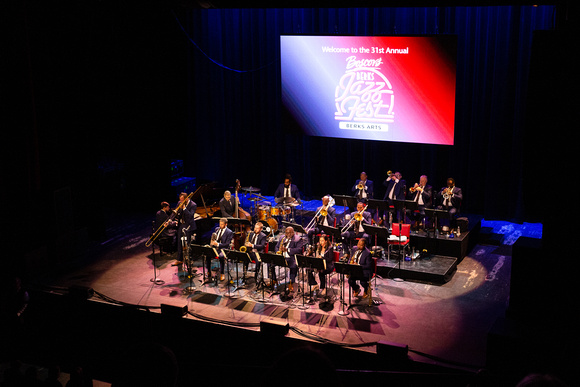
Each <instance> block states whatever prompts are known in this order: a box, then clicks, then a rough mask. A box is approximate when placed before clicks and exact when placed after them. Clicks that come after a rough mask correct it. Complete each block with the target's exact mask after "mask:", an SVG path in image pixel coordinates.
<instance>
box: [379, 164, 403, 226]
mask: <svg viewBox="0 0 580 387" xmlns="http://www.w3.org/2000/svg"><path fill="white" fill-rule="evenodd" d="M383 185H384V186H385V187H387V190H386V192H385V196H384V197H383V200H386V201H387V203H389V205H390V206H392V205H393V200H405V195H406V192H405V191H406V189H407V188H406V186H407V182H406V181H405V180H403V175H401V172H395V173H392V174H390V175H389V176H388V177H387V179H386V180H385V181H383ZM383 215H386V214H383ZM393 220H394V221H398V220H399V214H398V213H394V216H393Z"/></svg>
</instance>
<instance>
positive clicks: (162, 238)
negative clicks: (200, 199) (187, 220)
mask: <svg viewBox="0 0 580 387" xmlns="http://www.w3.org/2000/svg"><path fill="white" fill-rule="evenodd" d="M170 214H171V208H170V207H169V203H167V202H161V209H160V210H159V211H157V213H156V214H155V230H158V229H159V228H160V227H161V226H163V225H164V224H165V228H164V229H163V232H162V233H161V235H159V236H158V237H157V240H156V241H155V243H157V245H158V246H159V248H160V254H163V252H164V251H165V252H167V253H174V252H175V251H176V250H177V245H176V243H177V240H176V239H175V236H176V234H177V221H175V220H171V218H170Z"/></svg>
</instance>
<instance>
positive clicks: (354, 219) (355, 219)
mask: <svg viewBox="0 0 580 387" xmlns="http://www.w3.org/2000/svg"><path fill="white" fill-rule="evenodd" d="M368 206H369V205H368V204H365V206H364V207H363V209H362V210H360V211H358V212H357V213H356V214H354V216H353V217H352V218H351V219H350V220H349V221H348V223H347V224H346V225H345V226H344V227H343V228H342V230H340V232H341V233H343V232H345V231H346V230H348V229H349V228H350V227H351V226H352V225H353V224H354V222H360V221H362V220H363V212H365V210H366V209H367V207H368Z"/></svg>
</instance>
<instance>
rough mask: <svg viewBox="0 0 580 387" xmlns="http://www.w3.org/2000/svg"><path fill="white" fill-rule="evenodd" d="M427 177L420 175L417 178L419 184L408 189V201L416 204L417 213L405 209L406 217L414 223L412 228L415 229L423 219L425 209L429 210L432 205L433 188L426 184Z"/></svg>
mask: <svg viewBox="0 0 580 387" xmlns="http://www.w3.org/2000/svg"><path fill="white" fill-rule="evenodd" d="M427 181H428V180H427V176H426V175H422V176H421V177H420V178H419V183H418V184H417V183H415V185H414V186H413V187H411V188H409V198H408V199H409V200H412V201H414V202H417V209H418V212H415V210H411V209H407V216H408V217H409V219H410V220H411V222H413V223H414V228H415V229H417V228H418V225H419V223H421V222H422V220H423V219H425V208H431V206H432V203H433V187H431V186H430V185H429V184H427Z"/></svg>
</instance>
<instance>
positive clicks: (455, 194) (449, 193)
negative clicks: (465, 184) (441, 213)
mask: <svg viewBox="0 0 580 387" xmlns="http://www.w3.org/2000/svg"><path fill="white" fill-rule="evenodd" d="M436 200H437V203H439V205H438V206H437V209H439V210H448V211H449V214H450V215H451V221H450V223H451V224H450V226H451V227H452V228H456V224H457V222H456V217H457V215H459V209H460V207H461V201H462V200H463V193H462V191H461V188H459V187H456V186H455V179H453V178H452V177H450V178H448V179H447V186H446V187H443V188H441V191H439V193H438V194H437V198H436Z"/></svg>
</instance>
